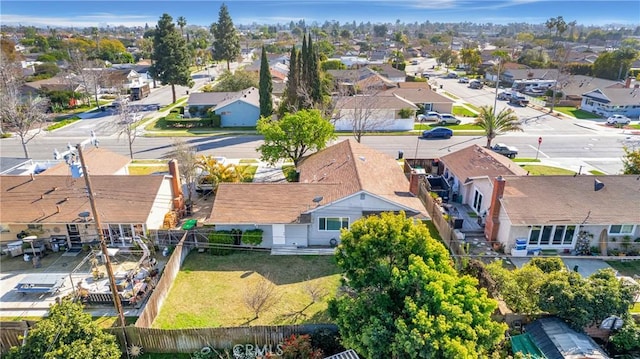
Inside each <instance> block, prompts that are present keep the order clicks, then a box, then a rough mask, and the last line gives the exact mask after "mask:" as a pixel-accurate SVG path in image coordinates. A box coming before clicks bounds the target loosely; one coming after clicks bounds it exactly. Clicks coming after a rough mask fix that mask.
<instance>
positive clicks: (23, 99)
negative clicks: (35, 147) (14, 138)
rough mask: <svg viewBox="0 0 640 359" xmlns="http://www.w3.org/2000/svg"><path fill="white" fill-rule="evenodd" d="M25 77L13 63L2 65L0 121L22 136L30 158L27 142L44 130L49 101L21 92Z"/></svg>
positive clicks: (0, 76) (5, 127) (24, 149)
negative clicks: (17, 71) (23, 77)
mask: <svg viewBox="0 0 640 359" xmlns="http://www.w3.org/2000/svg"><path fill="white" fill-rule="evenodd" d="M22 84H23V79H22V78H21V77H19V76H18V75H17V73H16V71H15V69H14V67H13V64H11V63H8V64H2V65H1V66H0V86H1V87H2V88H0V104H2V105H1V106H0V121H1V122H2V128H3V129H6V130H9V131H14V132H15V133H16V135H18V137H20V143H21V144H22V149H23V151H24V157H25V158H29V149H28V148H27V144H28V143H29V141H31V140H32V139H34V138H35V137H36V136H37V135H38V134H40V132H41V131H42V126H43V124H44V122H45V121H46V119H47V115H46V113H45V112H46V110H47V107H48V104H49V101H48V100H47V99H45V98H42V97H39V96H36V95H32V94H28V95H23V94H21V93H20V87H21V86H22Z"/></svg>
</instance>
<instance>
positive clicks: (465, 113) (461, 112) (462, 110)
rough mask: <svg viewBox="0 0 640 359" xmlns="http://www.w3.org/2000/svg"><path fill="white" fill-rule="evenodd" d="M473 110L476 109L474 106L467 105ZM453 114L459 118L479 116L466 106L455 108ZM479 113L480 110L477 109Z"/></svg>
mask: <svg viewBox="0 0 640 359" xmlns="http://www.w3.org/2000/svg"><path fill="white" fill-rule="evenodd" d="M467 106H469V107H471V108H474V109H475V108H476V107H474V106H473V105H469V104H468V105H467ZM451 111H452V112H453V114H454V115H456V116H459V117H477V116H478V114H477V113H474V112H473V111H470V110H469V109H468V108H466V107H464V106H453V109H452V110H451ZM477 111H478V112H480V109H477Z"/></svg>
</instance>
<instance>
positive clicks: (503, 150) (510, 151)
mask: <svg viewBox="0 0 640 359" xmlns="http://www.w3.org/2000/svg"><path fill="white" fill-rule="evenodd" d="M491 149H492V150H493V151H494V152H497V153H499V154H501V155H504V156H507V157H509V158H515V157H516V156H517V155H518V149H517V148H515V147H513V146H507V145H505V144H504V143H496V144H495V145H493V146H491Z"/></svg>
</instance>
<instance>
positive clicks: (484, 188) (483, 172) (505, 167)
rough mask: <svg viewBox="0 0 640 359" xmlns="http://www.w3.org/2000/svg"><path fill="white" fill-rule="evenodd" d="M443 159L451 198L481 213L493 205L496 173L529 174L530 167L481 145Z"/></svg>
mask: <svg viewBox="0 0 640 359" xmlns="http://www.w3.org/2000/svg"><path fill="white" fill-rule="evenodd" d="M440 163H441V164H442V170H441V171H442V172H441V174H442V176H443V177H444V178H445V180H447V182H448V183H449V186H450V187H451V194H450V196H449V198H451V200H452V201H453V202H458V203H463V204H466V205H468V206H469V207H471V208H472V209H473V211H474V212H475V213H476V214H477V215H478V216H480V217H484V216H485V215H486V213H487V211H488V210H489V207H490V206H491V203H490V201H489V199H490V198H491V194H492V193H493V179H494V178H495V177H498V176H526V175H527V171H525V170H524V169H522V167H520V166H518V164H516V163H514V162H513V161H511V160H510V159H508V158H507V157H505V156H503V155H501V154H499V153H496V152H494V151H492V150H490V149H487V148H485V147H481V146H478V145H472V146H469V147H466V148H463V149H461V150H458V151H456V152H452V153H450V154H447V155H444V156H442V157H441V158H440Z"/></svg>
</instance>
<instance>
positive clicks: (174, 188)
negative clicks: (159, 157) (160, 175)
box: [169, 159, 185, 213]
mask: <svg viewBox="0 0 640 359" xmlns="http://www.w3.org/2000/svg"><path fill="white" fill-rule="evenodd" d="M169 173H170V174H171V177H172V178H171V195H172V197H173V208H174V209H175V210H176V211H178V213H183V212H184V209H185V206H184V196H183V195H182V185H181V184H180V170H178V161H176V160H175V159H174V160H171V161H169Z"/></svg>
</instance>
